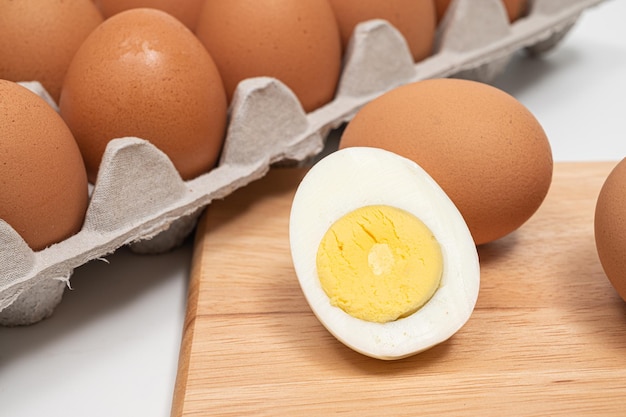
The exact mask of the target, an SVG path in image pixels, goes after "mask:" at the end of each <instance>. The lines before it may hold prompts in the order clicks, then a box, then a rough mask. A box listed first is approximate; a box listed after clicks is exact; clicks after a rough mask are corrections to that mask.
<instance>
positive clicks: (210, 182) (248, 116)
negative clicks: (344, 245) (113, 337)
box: [0, 0, 602, 326]
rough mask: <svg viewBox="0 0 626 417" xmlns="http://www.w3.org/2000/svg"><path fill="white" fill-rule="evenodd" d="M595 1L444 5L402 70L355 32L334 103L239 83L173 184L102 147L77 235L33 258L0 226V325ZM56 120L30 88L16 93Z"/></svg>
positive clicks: (53, 301) (401, 62)
mask: <svg viewBox="0 0 626 417" xmlns="http://www.w3.org/2000/svg"><path fill="white" fill-rule="evenodd" d="M601 1H602V0H534V1H532V0H531V1H530V7H529V11H528V13H527V14H526V15H525V16H524V17H522V18H520V19H518V20H516V21H515V22H513V23H509V21H508V18H507V15H506V12H505V10H504V7H503V5H502V3H501V1H500V0H482V1H481V2H476V1H472V0H453V1H452V2H451V3H450V6H449V8H448V11H447V13H446V15H445V17H444V19H443V20H442V22H440V24H439V27H438V31H437V34H436V42H435V48H434V52H433V54H432V55H431V56H430V57H428V58H426V59H425V60H422V61H419V62H413V59H412V57H411V54H410V52H409V49H408V46H407V43H406V41H405V40H404V38H403V37H402V35H401V34H400V32H398V31H397V30H396V29H395V28H394V27H393V26H391V25H390V24H389V23H388V22H386V21H384V20H371V21H368V22H363V23H361V24H360V25H358V26H357V27H356V28H355V31H354V33H353V36H352V39H351V42H350V44H349V45H348V48H347V50H346V51H345V54H344V65H343V69H342V75H341V78H340V81H339V85H338V87H337V92H336V96H335V98H334V99H333V101H331V102H330V103H328V104H326V105H324V106H322V107H320V108H318V109H316V110H314V111H312V112H310V113H308V114H307V113H305V112H304V110H303V109H302V106H301V105H300V103H299V102H298V99H297V98H296V96H295V95H294V94H293V92H292V91H291V90H290V89H289V88H288V87H287V86H285V85H284V84H283V83H281V82H280V81H279V80H276V79H273V78H269V77H258V78H250V79H247V80H244V81H242V82H241V83H240V84H239V86H238V87H237V90H236V92H235V95H234V97H233V100H232V103H231V106H230V109H229V124H228V128H227V132H226V138H225V142H224V146H223V150H222V154H221V158H220V161H219V163H218V165H217V166H216V167H215V168H213V169H212V170H211V171H209V172H207V173H205V174H203V175H200V176H199V177H197V178H195V179H192V180H188V181H183V180H182V179H181V178H180V176H179V175H178V172H177V171H176V169H175V168H174V166H173V164H172V162H171V161H170V160H169V158H168V157H167V156H166V155H165V154H164V153H162V152H161V151H160V150H159V149H157V148H156V147H155V146H153V145H152V144H151V143H149V142H148V141H146V140H143V139H141V138H135V137H127V138H118V139H114V140H112V141H111V142H110V143H109V145H108V146H107V149H106V151H105V154H104V156H103V160H102V163H101V168H100V171H99V174H98V178H97V179H96V182H95V184H94V185H93V188H92V189H91V195H90V203H89V207H88V210H87V214H86V218H85V222H84V225H83V227H82V229H81V230H80V231H79V232H78V233H77V234H75V235H74V236H72V237H70V238H68V239H66V240H64V241H62V242H59V243H56V244H54V245H52V246H50V247H48V248H46V249H43V250H41V251H38V252H33V251H32V250H31V249H30V248H29V247H28V245H27V244H26V243H25V242H24V240H23V239H22V238H21V237H20V236H19V235H18V234H17V232H15V231H14V230H13V229H12V228H11V227H10V226H9V225H8V224H7V223H5V222H4V221H2V220H0V325H5V326H15V325H29V324H33V323H36V322H38V321H40V320H42V319H44V318H46V317H48V316H49V315H51V314H52V313H53V311H54V309H55V307H56V306H57V305H58V303H59V302H60V301H61V299H62V295H63V292H64V290H65V289H66V288H67V286H68V284H69V280H70V278H71V275H72V273H73V271H74V270H75V269H76V268H78V267H79V266H81V265H83V264H85V263H87V262H89V261H91V260H94V259H102V258H104V257H106V256H107V255H109V254H111V253H113V252H115V251H116V250H117V249H119V248H120V247H122V246H125V245H128V246H129V247H130V248H131V249H132V250H134V251H136V252H140V253H160V252H165V251H168V250H171V249H173V248H175V247H177V246H179V245H180V244H181V243H182V242H183V241H184V239H185V238H186V237H187V236H188V235H189V234H190V233H192V231H193V230H194V228H195V225H196V222H197V219H198V217H199V216H200V214H201V213H202V211H203V209H204V208H205V207H206V206H208V205H209V204H211V202H212V201H214V200H216V199H221V198H224V197H227V196H228V195H229V194H231V193H232V192H233V191H235V190H236V189H239V188H241V187H245V186H246V185H247V184H249V183H250V182H252V181H255V180H257V179H259V178H261V177H263V176H264V175H265V174H266V173H267V171H268V170H269V169H271V168H272V166H274V165H275V164H279V163H280V164H292V165H294V164H295V165H298V164H300V165H304V164H306V163H307V162H310V161H311V159H312V158H314V157H316V156H317V155H319V154H320V153H321V152H322V151H323V150H324V147H325V145H326V139H327V137H328V135H329V133H330V132H332V131H333V130H334V129H336V128H338V127H340V126H341V125H342V124H343V123H345V122H347V121H349V120H350V119H351V118H352V117H353V116H354V114H356V112H357V111H358V110H359V109H360V108H361V107H362V106H363V105H365V104H367V103H368V102H370V101H371V100H373V99H374V98H376V97H378V96H380V95H381V94H383V93H385V92H387V91H389V90H391V89H393V88H395V87H397V86H400V85H403V84H407V83H410V82H415V81H419V80H422V79H429V78H439V77H457V78H466V79H472V80H476V81H480V82H486V83H488V82H490V81H492V80H493V78H494V77H495V76H497V75H498V74H500V73H501V72H502V71H504V70H505V68H506V66H507V65H508V63H509V62H510V60H511V58H512V57H513V55H514V54H515V53H516V52H518V51H520V50H525V51H527V52H528V53H529V54H531V55H533V54H541V53H545V52H546V51H548V50H550V49H552V48H553V47H554V46H555V45H557V44H558V43H559V42H560V40H561V39H562V38H563V37H564V36H565V34H566V33H567V32H568V31H569V30H570V29H571V27H572V26H573V25H574V24H575V22H576V21H577V20H578V18H579V17H580V14H581V13H582V12H584V10H585V9H587V8H589V7H591V6H594V5H596V4H599V3H601ZM21 84H22V85H24V86H26V87H27V88H29V89H31V90H32V91H34V92H36V93H37V94H39V95H40V96H41V97H43V98H44V99H45V100H46V101H47V102H48V103H50V105H51V106H52V107H54V108H55V109H56V110H58V107H57V105H56V103H54V101H53V100H52V99H51V98H50V96H49V95H48V93H47V92H46V91H45V90H44V89H43V88H42V86H41V84H39V83H38V82H37V81H25V82H23V83H21Z"/></svg>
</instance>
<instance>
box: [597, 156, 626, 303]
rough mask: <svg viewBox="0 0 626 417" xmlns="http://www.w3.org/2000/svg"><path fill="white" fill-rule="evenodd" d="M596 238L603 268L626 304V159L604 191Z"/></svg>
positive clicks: (619, 164) (606, 181)
mask: <svg viewBox="0 0 626 417" xmlns="http://www.w3.org/2000/svg"><path fill="white" fill-rule="evenodd" d="M594 236H595V244H596V250H597V252H598V257H599V258H600V263H601V264H602V268H603V270H604V272H605V274H606V276H607V277H608V279H609V282H610V283H611V285H612V286H613V288H615V291H616V292H617V293H618V294H619V296H620V297H622V299H624V300H626V257H625V256H624V254H626V159H622V160H621V161H620V162H619V163H618V164H617V165H616V166H615V167H614V168H613V170H612V171H611V172H610V173H609V175H608V176H607V178H606V179H605V181H604V184H603V185H602V188H601V189H600V193H599V195H598V199H597V201H596V208H595V214H594Z"/></svg>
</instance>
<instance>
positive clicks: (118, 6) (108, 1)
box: [94, 0, 204, 30]
mask: <svg viewBox="0 0 626 417" xmlns="http://www.w3.org/2000/svg"><path fill="white" fill-rule="evenodd" d="M94 2H95V4H96V6H98V8H99V9H100V11H101V12H102V14H103V15H104V17H105V18H109V17H111V16H113V15H114V14H117V13H119V12H123V11H124V10H128V9H136V8H141V7H150V8H153V9H159V10H163V11H164V12H167V13H169V14H171V15H172V16H174V17H175V18H177V19H178V20H180V21H181V22H183V23H184V24H185V26H187V27H188V28H189V29H191V30H195V28H196V22H197V21H198V14H199V13H200V9H201V8H202V4H203V3H204V0H183V1H180V0H94Z"/></svg>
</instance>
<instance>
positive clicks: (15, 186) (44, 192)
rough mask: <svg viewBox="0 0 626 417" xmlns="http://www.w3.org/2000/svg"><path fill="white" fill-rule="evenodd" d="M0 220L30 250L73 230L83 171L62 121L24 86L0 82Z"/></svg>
mask: <svg viewBox="0 0 626 417" xmlns="http://www.w3.org/2000/svg"><path fill="white" fill-rule="evenodd" d="M0 125H1V126H2V129H0V219H2V220H4V221H5V222H7V223H8V224H9V225H11V227H13V229H15V231H16V232H17V233H19V234H20V236H22V238H23V239H24V240H25V241H26V243H27V244H28V245H29V246H30V247H31V248H32V249H33V250H40V249H44V248H45V247H47V246H49V245H51V244H53V243H57V242H60V241H62V240H64V239H66V238H68V237H70V236H71V235H73V234H75V233H76V232H78V231H79V230H80V228H81V226H82V224H83V220H84V217H85V212H86V211H87V203H88V188H87V175H86V173H85V166H84V165H83V160H82V158H81V155H80V152H79V150H78V146H77V145H76V142H75V141H74V138H73V137H72V134H71V132H70V130H69V129H68V128H67V126H66V125H65V123H64V122H63V119H61V117H60V116H59V115H58V113H57V112H56V111H55V110H53V109H52V107H50V105H48V104H47V103H46V102H45V101H44V100H43V99H41V98H40V97H39V96H37V95H36V94H35V93H32V92H31V91H29V90H27V89H26V88H24V87H22V86H20V85H18V84H16V83H14V82H11V81H6V80H0Z"/></svg>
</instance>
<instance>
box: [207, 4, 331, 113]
mask: <svg viewBox="0 0 626 417" xmlns="http://www.w3.org/2000/svg"><path fill="white" fill-rule="evenodd" d="M196 34H197V36H198V38H199V39H200V40H201V41H202V43H203V44H204V45H205V46H206V48H207V50H208V51H209V53H210V54H211V56H212V57H213V59H215V62H216V64H217V67H218V68H219V71H220V74H221V75H222V77H223V79H224V85H225V87H226V92H227V94H228V97H229V99H230V98H232V95H233V92H234V91H235V88H236V87H237V85H238V84H239V82H240V81H242V80H244V79H246V78H252V77H258V76H268V77H273V78H276V79H278V80H280V81H281V82H282V83H284V84H285V85H286V86H287V87H289V88H290V89H291V90H292V91H293V92H294V94H295V95H296V96H297V97H298V99H299V100H300V103H301V104H302V107H303V108H304V110H305V111H306V112H310V111H312V110H314V109H316V108H318V107H321V106H322V105H324V104H326V103H328V102H330V101H331V100H332V99H333V98H334V95H335V90H336V87H337V83H338V80H339V76H340V72H341V40H340V35H339V28H338V26H337V22H336V19H335V15H334V13H333V10H332V8H331V6H330V4H329V2H328V0H298V1H292V0H272V1H268V0H258V1H254V2H251V1H245V0H231V1H213V0H209V1H207V2H206V3H205V4H204V7H203V9H202V12H201V14H200V17H199V19H198V26H197V29H196Z"/></svg>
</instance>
